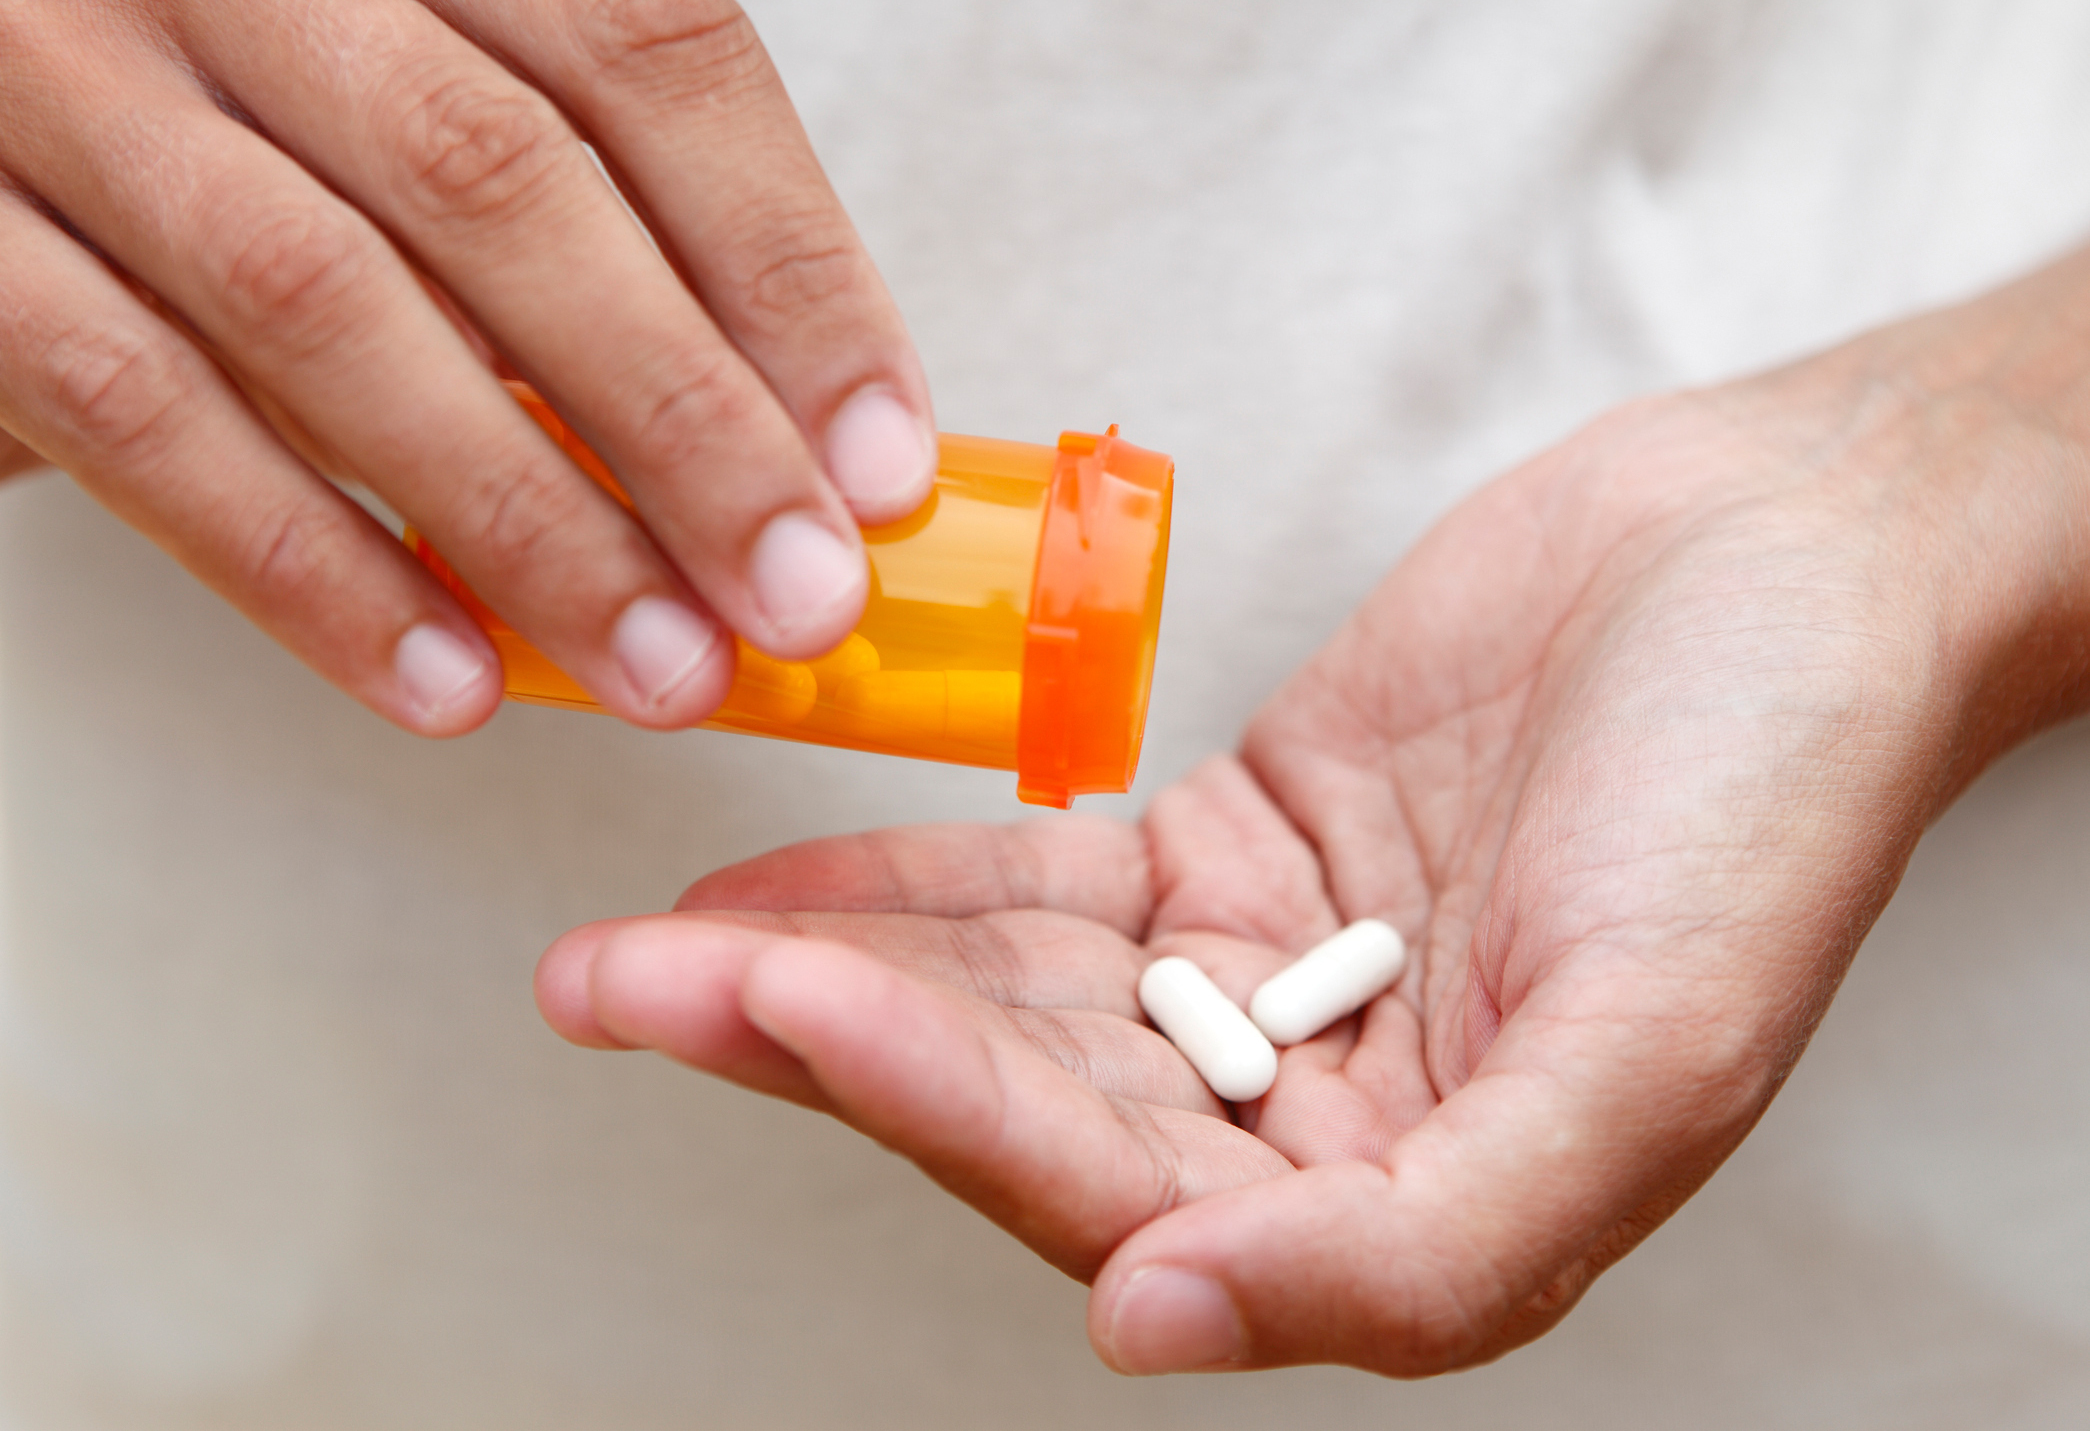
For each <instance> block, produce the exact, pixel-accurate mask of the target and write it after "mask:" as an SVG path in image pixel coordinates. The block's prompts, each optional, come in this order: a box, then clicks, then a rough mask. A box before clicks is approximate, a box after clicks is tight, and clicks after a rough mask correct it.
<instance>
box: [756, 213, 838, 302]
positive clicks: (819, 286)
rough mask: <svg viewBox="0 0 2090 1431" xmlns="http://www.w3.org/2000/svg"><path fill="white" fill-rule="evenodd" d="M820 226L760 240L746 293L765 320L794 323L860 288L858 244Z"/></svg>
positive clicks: (799, 229)
mask: <svg viewBox="0 0 2090 1431" xmlns="http://www.w3.org/2000/svg"><path fill="white" fill-rule="evenodd" d="M827 228H828V226H827V225H826V224H824V223H819V224H815V225H809V226H802V227H801V226H792V227H790V228H788V229H787V230H786V231H785V232H783V233H780V234H777V235H775V236H773V237H771V238H769V239H768V240H767V241H762V242H758V244H757V247H756V249H755V253H756V258H755V260H754V261H753V262H752V263H750V264H749V266H748V271H747V274H746V277H745V278H744V279H743V280H742V282H741V289H742V291H743V292H744V293H745V294H746V295H747V303H748V306H749V308H750V309H752V310H753V311H754V312H755V313H756V314H758V315H760V316H761V317H764V318H773V319H784V320H793V319H797V318H800V317H802V316H803V315H804V314H805V313H806V312H807V311H809V310H811V309H814V308H817V307H819V306H820V305H821V304H823V303H826V302H828V301H829V300H831V299H834V298H837V297H840V296H841V295H842V294H845V293H847V292H848V291H849V290H850V289H851V288H853V287H854V286H855V285H856V282H857V280H858V278H859V276H860V275H861V274H862V272H863V264H862V260H861V258H860V256H859V254H858V251H857V248H856V245H855V244H853V243H851V242H849V241H848V240H847V238H846V237H845V236H841V235H837V234H834V233H832V232H827V231H824V230H826V229H827Z"/></svg>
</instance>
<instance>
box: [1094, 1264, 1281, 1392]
mask: <svg viewBox="0 0 2090 1431" xmlns="http://www.w3.org/2000/svg"><path fill="white" fill-rule="evenodd" d="M1247 1351H1248V1348H1247V1344H1246V1340H1245V1338H1244V1337H1243V1335H1242V1330H1241V1315H1240V1313H1238V1312H1236V1311H1235V1310H1234V1299H1233V1298H1232V1297H1229V1296H1228V1295H1227V1293H1226V1288H1224V1287H1222V1286H1220V1285H1219V1284H1218V1283H1217V1282H1214V1281H1213V1280H1212V1279H1211V1278H1209V1277H1200V1276H1199V1275H1197V1274H1196V1273H1195V1272H1185V1271H1183V1270H1182V1269H1180V1268H1176V1267H1148V1268H1145V1269H1143V1270H1141V1271H1138V1272H1135V1273H1133V1274H1132V1280H1131V1281H1129V1282H1127V1283H1126V1284H1125V1290H1124V1291H1122V1292H1120V1293H1119V1294H1118V1305H1117V1308H1116V1310H1115V1311H1113V1312H1112V1313H1111V1316H1110V1359H1111V1361H1112V1362H1113V1363H1114V1364H1115V1365H1116V1366H1117V1369H1118V1370H1119V1371H1122V1372H1126V1373H1129V1374H1130V1375H1133V1376H1152V1375H1155V1374H1156V1373H1159V1372H1165V1371H1195V1370H1197V1369H1198V1368H1200V1367H1208V1366H1221V1365H1224V1364H1225V1363H1227V1362H1231V1361H1239V1360H1240V1359H1241V1358H1242V1357H1243V1356H1245V1355H1246V1354H1247Z"/></svg>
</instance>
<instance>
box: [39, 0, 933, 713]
mask: <svg viewBox="0 0 2090 1431" xmlns="http://www.w3.org/2000/svg"><path fill="white" fill-rule="evenodd" d="M256 21H257V12H256V9H255V7H254V6H253V5H251V4H247V3H243V0H101V3H93V4H88V3H82V0H11V3H9V4H8V5H6V6H5V7H0V112H4V113H5V114H6V116H7V122H6V124H5V125H4V126H0V255H4V256H5V261H4V262H0V475H5V474H6V473H7V472H9V471H16V470H21V469H22V468H25V467H27V466H30V465H34V464H35V459H41V460H46V461H49V462H51V463H53V464H56V465H59V466H62V467H64V468H65V469H66V470H67V471H69V472H70V473H72V474H73V475H74V476H75V477H76V478H77V479H78V480H79V481H80V483H81V484H82V485H83V486H84V487H86V488H87V490H88V491H90V492H91V493H93V494H94V495H95V496H96V497H97V498H99V499H100V500H101V501H103V502H104V503H106V504H107V505H108V506H109V507H111V508H113V509H114V510H115V511H116V512H117V513H118V514H119V515H121V516H122V517H124V518H125V519H126V520H127V521H129V522H131V523H133V524H134V525H136V526H138V527H139V528H141V529H142V530H144V531H145V532H147V533H148V534H149V535H151V536H152V537H153V538H154V539H155V540H157V541H158V542H159V543H160V544H161V545H163V546H164V547H165V548H167V549H168V550H169V551H170V552H172V553H173V554H174V555H175V556H176V557H177V558H179V559H180V560H181V561H182V562H184V563H185V564H186V565H187V566H189V567H190V569H191V570H193V571H194V572H195V573H196V574H197V575H198V576H200V577H202V578H203V579H204V580H205V581H206V582H208V583H210V584H211V585H212V586H214V587H215V588H217V589H218V590H219V591H220V592H222V593H223V594H224V595H225V596H226V597H227V598H229V599H230V600H231V601H233V602H234V603H235V604H236V605H238V606H239V607H240V608H241V609H242V610H244V611H245V612H246V613H247V614H248V615H249V616H251V617H252V618H253V619H254V620H255V621H256V622H258V623H259V624H260V625H261V626H263V627H264V628H265V629H267V630H269V631H270V632H271V633H273V634H274V635H275V636H276V637H277V638H278V639H280V640H281V641H282V642H283V644H284V645H286V646H287V647H289V648H290V649H291V650H292V651H294V652H296V653H297V654H298V655H299V656H301V657H302V658H304V659H305V660H306V661H307V662H309V663H310V664H311V665H312V666H313V667H314V668H315V669H317V670H318V671H319V672H320V673H321V674H323V675H325V676H326V677H328V678H329V679H330V680H332V681H334V682H335V683H336V684H338V685H339V686H341V687H342V688H343V689H344V690H346V691H348V692H350V693H351V694H353V695H355V696H356V697H358V698H359V699H361V700H362V701H364V702H365V703H366V704H368V705H369V706H370V707H371V708H372V709H374V710H376V711H378V712H379V713H380V714H383V715H385V716H387V717H389V718H390V719H392V720H394V721H397V722H398V723H400V724H401V725H403V726H406V727H407V728H408V729H411V730H415V731H419V732H421V733H423V734H429V735H451V734H456V733H459V732H461V731H464V730H468V729H471V728H473V727H475V726H477V725H479V724H480V723H482V722H483V721H484V720H486V718H487V717H488V716H489V715H491V713H492V712H493V710H494V708H495V706H496V705H497V703H498V701H499V699H500V685H501V682H500V664H499V661H498V659H497V657H496V656H495V654H494V652H493V649H492V647H491V646H490V645H489V644H488V642H487V641H486V639H485V638H484V637H483V636H482V635H481V634H480V632H479V630H478V628H477V627H476V626H475V625H474V624H473V622H472V621H471V619H470V618H469V617H468V616H467V615H466V614H465V612H464V611H463V609H462V608H461V607H460V606H459V605H458V604H457V603H456V602H455V601H454V600H453V599H452V598H451V597H450V596H449V595H448V594H446V593H445V592H444V591H443V589H442V588H441V587H440V586H438V585H437V584H436V582H435V581H434V580H433V579H432V578H431V577H430V576H429V575H428V574H427V572H425V571H424V570H422V569H421V567H420V566H419V565H418V563H416V562H415V561H413V560H412V559H411V558H410V557H409V556H408V555H407V554H406V553H405V552H404V551H403V550H402V549H401V547H400V544H399V543H398V542H397V541H395V540H394V539H393V538H392V537H391V536H390V534H389V533H387V532H386V531H385V530H384V529H383V528H382V527H380V526H379V525H378V524H377V523H376V522H374V521H372V520H371V519H370V518H368V517H367V516H365V515H364V514H363V512H362V511H361V510H360V508H358V507H357V506H356V505H355V504H354V503H353V502H351V501H349V500H348V499H347V498H346V497H344V496H343V495H342V494H341V493H340V492H339V491H337V490H336V488H335V487H334V486H333V485H332V484H330V483H329V482H328V481H327V480H325V479H326V478H329V477H331V478H339V479H345V480H350V481H354V482H358V483H360V484H362V485H363V486H365V487H367V488H369V489H370V490H371V491H374V492H376V493H377V494H379V495H380V496H382V497H383V498H384V499H385V500H386V501H387V502H388V503H389V504H390V505H391V506H392V507H393V508H394V509H395V510H396V511H398V512H400V513H401V514H403V515H404V516H405V517H406V518H407V520H408V521H410V522H411V523H412V524H413V525H415V526H416V527H417V528H419V529H420V530H421V531H422V532H424V533H425V534H426V535H428V536H429V537H430V538H431V540H433V541H434V543H435V544H436V546H437V547H438V548H439V549H440V550H441V551H442V552H443V554H444V555H445V556H446V557H447V558H448V560H449V561H450V563H451V565H452V566H454V567H455V568H456V569H457V570H458V571H459V572H460V573H461V574H462V575H463V576H464V577H465V578H466V579H467V580H468V581H469V582H470V583H471V584H472V586H473V587H474V588H475V589H476V590H477V591H478V592H479V593H480V594H481V595H482V596H484V597H485V598H486V599H487V600H488V601H489V602H490V603H491V604H492V605H493V606H494V607H495V608H496V609H497V610H499V611H500V612H501V613H502V614H503V615H505V616H506V617H507V618H508V619H509V620H510V621H511V622H512V624H513V625H515V626H516V627H517V629H519V630H520V631H522V632H523V633H524V634H526V635H527V636H529V637H530V638H531V639H532V640H533V641H534V642H535V643H536V644H537V645H538V646H539V647H541V648H542V649H543V650H544V651H545V652H546V653H547V654H549V655H550V656H552V657H553V658H554V659H555V660H557V661H558V662H559V663H560V664H561V665H562V666H564V667H565V668H566V669H567V670H569V671H570V672H572V673H573V674H574V675H575V676H576V677H577V678H578V679H579V680H580V681H581V682H582V683H583V684H584V685H586V686H587V687H588V688H589V690H590V691H592V692H593V693H594V694H595V695H596V696H597V697H598V698H599V699H600V700H601V701H602V703H603V704H604V705H605V706H607V707H608V708H609V709H610V710H612V711H614V712H616V713H617V714H619V715H622V716H624V717H625V718H627V719H629V720H632V721H635V722H638V723H640V724H643V725H648V726H655V727H661V728H674V727H680V726H686V725H689V724H691V723H693V722H695V721H697V720H699V719H701V718H703V717H704V716H705V715H706V714H708V713H709V712H710V711H711V709H712V708H713V707H714V706H716V705H717V704H718V702H719V701H720V699H721V698H722V697H723V695H724V692H725V690H726V688H727V686H728V685H729V684H730V682H731V680H732V674H733V649H734V647H733V643H732V642H731V641H730V640H726V639H723V635H724V632H725V630H726V629H727V628H730V629H731V630H732V631H735V632H738V633H740V634H741V635H743V636H745V637H746V638H747V639H748V640H749V641H751V642H752V643H754V644H755V645H757V646H759V647H761V648H763V649H764V650H767V651H769V652H770V653H771V654H773V655H776V656H780V657H793V658H802V657H808V656H813V655H817V654H819V653H820V652H822V651H824V650H826V649H828V648H829V647H831V646H833V645H834V644H835V643H836V642H838V641H839V640H840V639H841V638H842V637H843V636H844V635H846V634H847V632H848V631H849V630H850V628H851V627H852V626H853V625H854V624H855V621H856V619H857V616H858V615H859V613H860V610H861V606H862V602H863V598H864V592H865V586H866V579H867V578H866V569H865V565H864V557H863V549H862V545H861V543H860V541H859V540H858V536H857V523H858V521H877V520H890V519H892V518H895V517H898V516H901V515H904V514H905V513H906V512H908V511H910V510H912V509H913V507H914V506H915V505H917V504H918V503H919V502H920V500H921V499H922V497H923V496H925V495H926V493H927V491H928V484H929V480H930V477H931V475H932V471H933V461H934V425H933V421H932V418H931V414H930V407H929V399H928V393H927V388H926V386H925V384H924V382H923V378H922V374H921V369H920V365H919V363H918V361H917V359H916V357H915V353H914V350H913V347H912V345H911V343H910V342H909V340H908V337H907V334H906V332H905V329H904V328H903V326H902V324H901V322H900V318H899V315H898V313H897V311H896V310H895V308H894V306H893V304H892V301H891V299H890V297H889V296H888V294H887V293H886V290H885V288H884V285H883V284H882V282H881V281H880V279H879V278H878V275H877V273H876V272H875V271H874V269H873V268H872V265H871V263H870V260H869V258H868V256H867V255H866V254H865V252H864V250H863V246H862V244H861V243H860V242H859V240H858V239H857V236H856V234H855V231H854V229H853V228H852V227H851V225H850V223H849V220H848V218H847V216H846V215H845V214H844V213H843V212H842V210H841V207H840V205H839V203H838V202H837V200H836V198H835V196H834V194H833V192H832V191H831V190H830V189H829V187H828V184H827V181H826V179H825V177H824V176H823V175H822V173H821V171H820V167H819V164H818V163H817V162H816V161H815V159H814V158H813V155H812V152H811V150H810V148H809V147H808V146H807V143H806V138H805V135H804V133H803V131H802V129H801V128H800V126H799V122H798V119H797V117H796V115H795V114H794V112H793V111H792V108H791V105H790V102H789V100H788V98H787V97H786V96H785V93H784V90H783V87H782V84H781V83H780V81H779V80H778V78H777V75H776V72H775V70H774V69H773V68H772V67H771V65H770V62H769V60H768V57H767V56H766V54H765V53H764V52H763V49H762V46H761V43H760V41H759V40H758V39H757V38H756V36H755V33H754V30H753V28H752V27H751V26H750V24H749V23H748V20H747V18H746V16H745V15H743V14H742V13H741V11H740V10H739V8H738V7H737V6H735V5H733V4H731V3H727V0H426V3H421V0H294V3H283V4H274V5H270V6H268V7H266V16H265V23H257V22H256ZM583 140H587V141H588V142H590V143H592V144H593V146H594V147H595V149H596V150H597V151H598V152H599V154H600V156H601V159H602V162H603V163H604V165H606V166H607V168H608V170H609V171H610V172H611V173H612V174H614V175H615V176H616V179H617V182H618V185H619V187H620V188H621V190H622V192H623V194H624V195H625V196H627V197H628V199H629V201H630V202H631V204H632V205H633V206H634V207H635V208H636V209H637V211H638V212H639V213H640V214H642V215H643V216H644V218H645V220H646V221H647V224H648V227H649V228H650V230H651V232H652V234H653V235H654V236H655V237H656V238H657V239H658V241H659V251H656V250H655V248H654V247H653V246H652V245H651V244H650V243H649V241H648V238H647V236H646V234H645V233H644V232H642V231H641V230H640V228H639V227H638V226H637V225H636V224H634V223H633V222H632V221H631V218H630V216H629V215H628V214H627V213H626V211H625V209H624V207H623V206H622V205H621V204H620V202H619V198H618V195H617V192H616V191H613V190H612V188H611V187H610V185H609V184H608V183H606V182H605V181H604V180H603V178H602V176H601V174H600V173H599V172H598V170H597V168H596V166H595V164H594V162H593V161H591V159H590V158H589V155H588V152H587V150H586V149H584V148H583ZM497 370H498V373H499V374H503V375H507V376H520V377H524V378H527V379H528V380H530V381H531V382H532V383H534V384H535V385H536V386H537V387H538V388H539V390H540V391H542V392H543V393H544V394H545V395H546V396H547V397H548V398H549V400H550V401H551V402H552V404H553V405H554V406H555V407H556V408H557V409H558V410H559V411H560V412H561V414H562V415H563V416H565V417H566V418H567V420H568V421H570V422H571V423H572V424H573V425H574V427H575V428H576V429H577V430H578V431H579V432H581V433H582V434H583V435H584V436H585V437H586V438H587V439H588V440H589V441H590V443H591V445H593V446H594V447H595V448H596V449H597V450H598V451H599V452H600V453H602V455H603V456H604V457H605V459H606V460H607V461H608V462H609V464H610V466H611V468H612V469H613V470H614V471H615V473H616V474H617V476H618V477H619V479H620V481H621V482H622V485H623V486H624V487H625V488H626V490H627V491H628V492H629V493H630V494H631V496H632V498H633V499H634V501H635V503H636V506H637V512H636V514H635V515H633V514H628V513H626V512H625V511H624V510H623V509H621V508H620V507H619V506H618V505H617V503H616V502H614V501H613V500H611V499H610V497H609V496H607V495H606V494H605V493H604V492H602V491H601V490H600V489H598V488H597V487H596V486H595V484H594V483H593V482H591V481H590V480H589V479H588V478H587V477H586V476H585V475H583V474H582V473H581V472H580V471H579V470H578V469H577V468H576V467H575V466H574V465H573V464H572V463H571V462H569V461H568V460H567V459H566V458H565V457H564V456H563V455H561V453H560V452H559V450H558V448H557V447H556V446H555V445H554V444H553V443H552V442H551V441H550V440H549V439H548V438H546V437H545V435H544V434H543V433H542V432H541V431H540V430H539V429H538V428H537V427H536V425H535V424H534V423H533V422H532V421H531V420H530V419H529V418H528V417H527V416H526V415H525V414H524V413H523V412H522V411H521V409H520V408H518V406H517V405H516V404H515V403H514V402H513V401H512V400H511V399H510V398H509V396H508V395H507V393H505V392H504V391H503V389H502V387H501V383H500V381H499V378H498V376H497Z"/></svg>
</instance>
